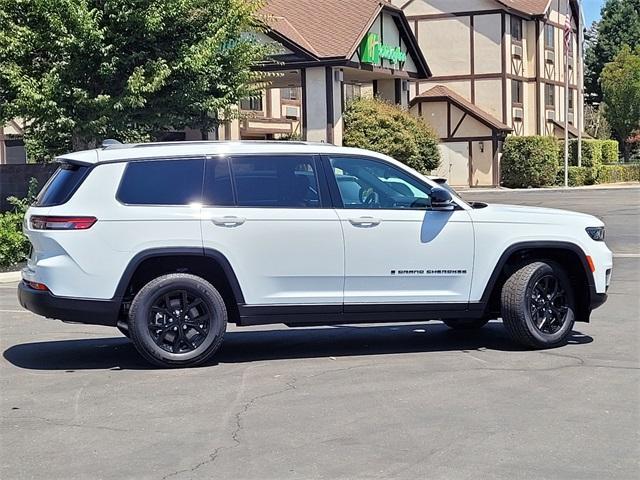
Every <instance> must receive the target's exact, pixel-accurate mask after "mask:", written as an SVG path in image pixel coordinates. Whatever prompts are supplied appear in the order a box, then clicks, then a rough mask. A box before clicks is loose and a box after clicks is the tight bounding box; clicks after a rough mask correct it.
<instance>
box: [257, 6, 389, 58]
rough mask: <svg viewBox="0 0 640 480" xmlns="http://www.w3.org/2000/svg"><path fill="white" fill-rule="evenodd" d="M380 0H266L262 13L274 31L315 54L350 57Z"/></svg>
mask: <svg viewBox="0 0 640 480" xmlns="http://www.w3.org/2000/svg"><path fill="white" fill-rule="evenodd" d="M383 6H384V7H386V8H390V9H394V10H399V9H398V8H397V7H394V6H393V5H391V4H390V3H388V2H386V1H384V0H321V1H319V0H295V1H293V0H268V2H267V5H266V6H265V7H264V8H263V13H265V14H267V15H270V16H272V17H274V19H275V21H274V22H271V21H267V23H268V24H269V26H271V28H273V30H275V31H276V32H278V33H280V34H281V35H283V36H285V37H287V38H288V39H289V40H291V41H293V42H295V43H297V44H299V45H300V46H301V47H303V48H305V49H306V50H308V51H310V52H312V53H313V54H314V55H316V56H318V57H324V58H331V57H348V56H349V57H350V56H351V55H352V54H353V51H354V50H355V48H356V46H357V44H358V42H359V40H360V38H361V37H362V35H364V33H366V31H367V30H368V29H369V27H370V24H371V23H373V21H374V20H375V17H376V15H377V14H378V13H379V11H380V10H381V9H382V7H383Z"/></svg>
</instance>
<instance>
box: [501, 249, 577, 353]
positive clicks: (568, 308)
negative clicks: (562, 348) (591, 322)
mask: <svg viewBox="0 0 640 480" xmlns="http://www.w3.org/2000/svg"><path fill="white" fill-rule="evenodd" d="M501 303H502V321H503V323H504V326H505V328H506V329H507V332H508V333H509V336H510V337H511V338H512V339H514V340H515V341H516V342H518V343H521V344H523V345H526V346H528V347H533V348H552V347H557V346H559V345H563V344H565V343H566V342H567V339H568V338H569V335H570V334H571V330H572V329H573V324H574V322H575V310H576V305H575V295H574V293H573V288H572V286H571V282H570V281H569V277H568V276H567V274H566V272H565V271H564V269H563V268H562V267H561V266H560V265H558V264H557V263H554V262H533V263H529V264H528V265H525V266H523V267H521V268H520V269H519V270H518V271H516V272H515V273H514V274H513V275H511V277H509V278H508V279H507V281H506V282H505V284H504V287H503V288H502V295H501Z"/></svg>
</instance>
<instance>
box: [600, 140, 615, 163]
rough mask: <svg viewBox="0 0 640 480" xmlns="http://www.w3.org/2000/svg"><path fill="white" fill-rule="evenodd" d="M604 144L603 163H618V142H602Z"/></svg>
mask: <svg viewBox="0 0 640 480" xmlns="http://www.w3.org/2000/svg"><path fill="white" fill-rule="evenodd" d="M601 142H602V163H605V164H612V163H618V141H617V140H601Z"/></svg>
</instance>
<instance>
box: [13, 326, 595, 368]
mask: <svg viewBox="0 0 640 480" xmlns="http://www.w3.org/2000/svg"><path fill="white" fill-rule="evenodd" d="M592 341H593V338H591V337H590V336H588V335H585V334H582V333H580V332H577V331H573V332H572V334H571V336H570V337H569V344H574V345H575V344H586V343H591V342H592ZM473 350H498V351H525V350H526V349H524V348H521V347H519V346H518V345H517V344H515V343H514V342H512V341H511V340H510V339H509V338H508V337H507V335H506V332H505V331H504V329H503V327H502V324H501V323H499V322H491V323H489V324H488V325H487V326H485V327H484V328H482V329H481V330H476V331H454V330H450V329H449V328H447V327H445V326H444V325H442V324H440V323H421V324H410V325H406V324H405V325H375V326H371V325H366V326H352V325H337V326H332V327H307V328H282V329H277V330H276V329H273V330H246V331H232V332H228V333H227V334H226V336H225V339H224V342H223V344H222V348H221V349H220V351H219V352H218V353H217V354H216V355H215V356H214V357H213V358H212V359H211V361H209V362H208V363H206V364H205V365H204V366H205V367H206V366H213V365H217V364H221V363H245V362H256V361H263V360H276V359H277V360H283V359H297V358H327V357H350V356H366V355H387V354H398V353H428V352H442V351H460V352H462V351H473ZM4 358H5V359H6V360H7V361H9V362H10V363H11V364H13V365H15V366H16V367H20V368H26V369H31V370H67V371H75V370H92V369H114V370H120V369H127V370H138V369H153V368H154V367H152V366H151V365H149V364H148V363H146V362H145V361H144V360H143V359H142V358H141V357H140V356H139V355H138V353H137V352H136V350H135V348H134V346H133V344H132V343H131V341H129V340H128V339H126V338H124V337H109V338H91V339H73V340H56V341H49V342H34V343H24V344H20V345H14V346H12V347H9V348H8V349H7V350H5V352H4Z"/></svg>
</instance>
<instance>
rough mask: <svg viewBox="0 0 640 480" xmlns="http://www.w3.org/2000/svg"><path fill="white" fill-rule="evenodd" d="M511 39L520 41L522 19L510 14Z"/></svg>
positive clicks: (516, 41)
mask: <svg viewBox="0 0 640 480" xmlns="http://www.w3.org/2000/svg"><path fill="white" fill-rule="evenodd" d="M511 41H512V42H515V43H520V42H522V19H521V18H519V17H516V16H514V15H511Z"/></svg>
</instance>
